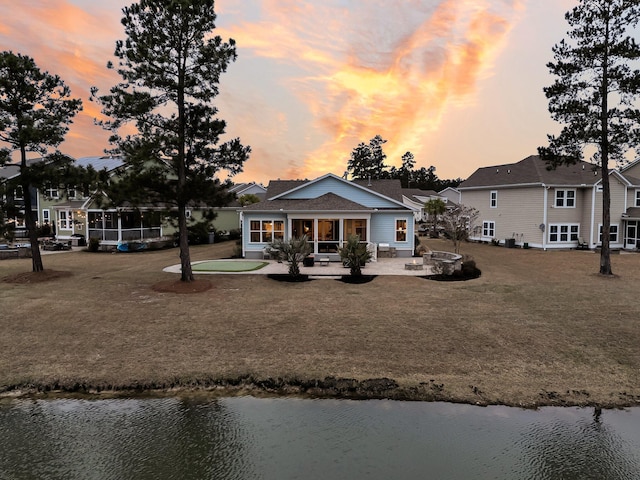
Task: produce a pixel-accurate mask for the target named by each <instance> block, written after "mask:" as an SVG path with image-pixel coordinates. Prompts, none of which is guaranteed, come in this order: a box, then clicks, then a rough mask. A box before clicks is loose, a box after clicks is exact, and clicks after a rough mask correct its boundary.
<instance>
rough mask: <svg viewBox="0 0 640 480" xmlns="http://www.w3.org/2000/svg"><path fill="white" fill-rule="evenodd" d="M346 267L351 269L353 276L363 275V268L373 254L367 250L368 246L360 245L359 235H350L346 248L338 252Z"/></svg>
mask: <svg viewBox="0 0 640 480" xmlns="http://www.w3.org/2000/svg"><path fill="white" fill-rule="evenodd" d="M338 253H340V258H341V259H342V263H343V264H344V266H345V267H349V272H350V273H351V275H352V276H360V275H362V267H364V265H365V263H367V261H368V260H369V259H371V252H369V250H367V245H366V244H364V243H360V237H359V236H358V235H350V236H349V238H348V239H347V243H346V244H345V246H344V247H342V248H340V250H339V251H338Z"/></svg>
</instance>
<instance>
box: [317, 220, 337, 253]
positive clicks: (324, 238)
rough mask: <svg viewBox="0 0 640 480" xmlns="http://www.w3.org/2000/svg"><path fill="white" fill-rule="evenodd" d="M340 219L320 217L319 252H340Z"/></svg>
mask: <svg viewBox="0 0 640 480" xmlns="http://www.w3.org/2000/svg"><path fill="white" fill-rule="evenodd" d="M339 246H340V220H334V219H324V218H320V219H318V253H338V248H339Z"/></svg>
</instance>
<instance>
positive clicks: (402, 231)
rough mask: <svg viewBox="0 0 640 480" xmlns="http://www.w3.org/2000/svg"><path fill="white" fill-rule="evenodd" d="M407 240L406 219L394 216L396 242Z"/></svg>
mask: <svg viewBox="0 0 640 480" xmlns="http://www.w3.org/2000/svg"><path fill="white" fill-rule="evenodd" d="M406 241H407V219H406V218H396V242H406Z"/></svg>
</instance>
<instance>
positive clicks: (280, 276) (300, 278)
mask: <svg viewBox="0 0 640 480" xmlns="http://www.w3.org/2000/svg"><path fill="white" fill-rule="evenodd" d="M267 278H270V279H271V280H277V281H278V282H291V283H298V282H310V281H311V280H313V279H312V278H309V275H295V276H294V275H289V274H288V273H270V274H269V275H267Z"/></svg>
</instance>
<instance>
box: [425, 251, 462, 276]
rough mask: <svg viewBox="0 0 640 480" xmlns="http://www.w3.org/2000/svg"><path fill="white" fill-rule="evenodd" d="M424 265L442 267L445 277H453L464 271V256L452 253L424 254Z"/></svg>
mask: <svg viewBox="0 0 640 480" xmlns="http://www.w3.org/2000/svg"><path fill="white" fill-rule="evenodd" d="M422 263H424V264H425V265H430V266H433V267H442V273H443V274H444V275H453V273H454V272H457V271H460V270H462V255H459V254H457V253H451V252H430V253H424V254H422Z"/></svg>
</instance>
